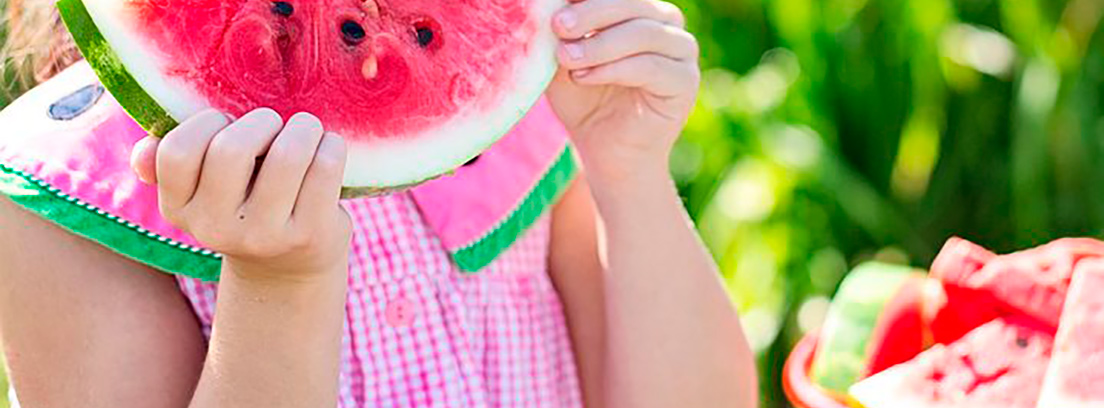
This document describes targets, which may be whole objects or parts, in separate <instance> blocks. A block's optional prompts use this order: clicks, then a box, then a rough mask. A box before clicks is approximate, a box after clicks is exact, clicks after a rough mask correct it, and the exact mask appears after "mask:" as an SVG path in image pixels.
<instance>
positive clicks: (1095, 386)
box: [1038, 260, 1104, 408]
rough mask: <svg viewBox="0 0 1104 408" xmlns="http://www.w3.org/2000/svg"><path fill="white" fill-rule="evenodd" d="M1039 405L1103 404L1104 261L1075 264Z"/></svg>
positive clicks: (1041, 407)
mask: <svg viewBox="0 0 1104 408" xmlns="http://www.w3.org/2000/svg"><path fill="white" fill-rule="evenodd" d="M1038 407H1039V408H1088V407H1104V261H1101V260H1092V261H1084V262H1081V263H1079V264H1078V265H1077V269H1076V270H1075V272H1074V276H1073V281H1072V283H1071V285H1070V291H1069V296H1068V297H1066V302H1065V306H1064V309H1063V310H1062V320H1061V323H1060V324H1059V328H1058V336H1057V338H1056V339H1055V344H1054V353H1053V357H1052V358H1051V361H1050V367H1049V369H1048V370H1047V375H1046V380H1045V381H1044V385H1043V391H1042V395H1041V396H1040V397H1039V405H1038Z"/></svg>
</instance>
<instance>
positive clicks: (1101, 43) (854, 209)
mask: <svg viewBox="0 0 1104 408" xmlns="http://www.w3.org/2000/svg"><path fill="white" fill-rule="evenodd" d="M2 3H6V1H2ZM676 3H679V4H680V5H681V6H683V8H684V10H685V11H686V13H687V16H688V20H689V22H690V25H691V29H692V31H694V32H695V33H696V34H697V35H698V37H699V40H700V41H701V45H702V54H703V69H704V70H705V72H704V83H703V87H702V95H701V99H700V103H699V106H698V107H697V109H696V111H695V112H694V115H693V117H692V118H691V120H690V123H689V125H688V126H687V129H686V132H685V137H684V139H683V140H682V141H681V142H680V144H679V145H678V146H677V149H676V152H675V154H674V156H673V157H672V169H673V171H674V173H675V176H676V179H677V180H678V181H679V185H680V188H681V191H682V193H683V195H684V197H685V199H686V205H687V207H688V208H689V210H690V212H691V214H692V215H693V216H694V218H695V219H697V220H698V225H699V227H700V228H701V230H702V233H703V236H704V238H705V239H706V241H707V243H708V244H709V246H710V248H711V249H712V250H713V252H714V254H715V255H716V257H717V260H718V262H719V263H720V264H721V266H722V269H723V271H724V275H725V280H726V283H727V285H728V286H729V288H730V291H731V293H732V296H733V298H734V299H735V301H736V302H737V303H738V305H739V306H740V308H741V310H742V312H743V319H744V324H745V327H746V328H747V332H748V335H749V337H750V339H751V342H752V344H753V347H754V348H755V351H756V352H757V353H758V355H759V357H760V359H759V361H760V369H761V373H762V378H763V380H762V381H761V383H762V385H763V402H764V405H763V406H764V407H782V406H785V405H786V403H785V398H784V397H783V396H782V392H781V387H780V384H779V381H778V379H779V377H780V375H779V374H780V371H781V368H782V364H783V362H784V359H785V356H786V355H787V353H788V351H789V349H790V348H791V347H792V346H793V344H794V342H795V341H796V340H797V339H798V338H800V337H801V336H802V335H804V333H805V332H806V331H808V330H811V329H815V327H816V326H817V325H818V324H819V322H820V320H821V318H822V316H823V313H824V310H825V308H826V307H827V303H828V302H827V299H828V298H829V297H830V296H831V294H832V293H833V291H834V290H835V287H836V285H837V284H838V283H839V280H840V278H841V277H842V276H843V275H844V274H845V273H846V271H847V270H848V269H849V268H850V267H851V266H853V265H855V264H857V263H859V262H861V261H864V260H869V259H879V260H882V261H889V262H898V263H909V264H914V265H918V266H924V265H927V264H928V263H929V262H930V261H931V259H932V257H933V256H934V255H935V253H936V252H937V251H938V249H939V247H940V245H941V244H942V242H943V241H944V240H946V238H948V237H949V236H951V235H959V236H963V237H965V238H968V239H971V240H974V241H976V242H979V243H981V244H983V245H985V246H988V247H990V248H993V249H995V250H998V251H1011V250H1015V249H1018V248H1024V247H1028V246H1033V245H1036V244H1040V243H1043V242H1046V241H1049V240H1051V239H1053V238H1056V237H1060V236H1101V235H1102V228H1104V188H1094V186H1104V115H1102V113H1104V112H1102V111H1104V29H1102V28H1101V27H1100V26H1101V18H1102V15H1104V1H1101V0H676ZM2 35H3V33H2V28H0V38H2ZM5 82H8V81H5ZM3 102H4V101H3V100H0V106H2V105H3ZM4 388H6V387H4ZM0 405H6V404H0Z"/></svg>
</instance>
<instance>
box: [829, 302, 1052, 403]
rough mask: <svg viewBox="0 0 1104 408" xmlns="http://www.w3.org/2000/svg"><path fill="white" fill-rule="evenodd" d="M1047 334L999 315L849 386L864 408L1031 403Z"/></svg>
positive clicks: (1046, 357)
mask: <svg viewBox="0 0 1104 408" xmlns="http://www.w3.org/2000/svg"><path fill="white" fill-rule="evenodd" d="M1052 345H1053V336H1052V335H1051V333H1050V332H1049V330H1048V329H1047V328H1046V327H1043V326H1042V325H1040V324H1039V323H1038V322H1035V321H1033V320H1031V319H1027V318H1012V317H1002V318H998V319H996V320H993V321H991V322H989V323H986V324H984V325H982V326H981V327H978V328H976V329H974V330H973V331H971V332H970V333H967V334H966V336H964V337H962V338H961V339H959V340H958V341H955V342H954V343H951V344H949V345H942V344H939V345H935V346H933V347H932V348H930V349H928V350H926V351H924V352H923V353H921V354H920V355H919V356H917V357H916V358H914V359H912V360H910V361H909V362H906V363H903V364H899V365H896V366H893V367H891V368H889V369H887V370H885V371H882V372H880V373H877V374H874V375H873V376H871V377H869V378H867V379H865V380H862V381H860V382H859V383H858V384H855V386H853V387H851V391H850V395H851V397H852V398H854V399H855V400H856V401H858V403H860V404H862V406H863V407H865V408H1035V403H1036V401H1037V400H1038V397H1039V389H1040V387H1041V384H1042V380H1043V374H1044V372H1045V371H1046V369H1047V368H1046V367H1047V362H1048V360H1049V359H1050V353H1051V348H1052Z"/></svg>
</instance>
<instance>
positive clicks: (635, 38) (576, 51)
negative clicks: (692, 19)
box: [557, 19, 698, 70]
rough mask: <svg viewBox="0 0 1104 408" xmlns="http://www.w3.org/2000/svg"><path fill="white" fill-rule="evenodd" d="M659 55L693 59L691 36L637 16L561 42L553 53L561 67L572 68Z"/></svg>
mask: <svg viewBox="0 0 1104 408" xmlns="http://www.w3.org/2000/svg"><path fill="white" fill-rule="evenodd" d="M647 53H652V54H659V55H662V56H665V57H667V58H671V59H676V60H688V59H696V58H697V56H698V43H697V41H696V40H695V39H694V36H693V35H690V33H688V32H686V31H685V30H683V29H680V28H675V27H672V26H669V25H666V24H663V23H660V22H658V21H655V20H645V19H638V20H632V21H629V22H626V23H622V24H619V25H616V26H614V27H612V28H609V29H607V30H605V31H602V32H600V33H598V35H595V36H593V37H590V38H587V39H583V40H579V41H574V42H568V43H564V44H562V45H561V46H560V49H559V51H558V52H557V54H558V57H559V59H560V64H562V65H563V66H564V68H567V69H570V70H575V69H582V68H590V67H595V66H598V65H602V64H606V63H610V62H613V61H617V60H621V59H624V58H627V57H631V56H633V55H638V54H647Z"/></svg>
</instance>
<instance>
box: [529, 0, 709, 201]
mask: <svg viewBox="0 0 1104 408" xmlns="http://www.w3.org/2000/svg"><path fill="white" fill-rule="evenodd" d="M552 24H553V30H554V31H555V32H556V34H557V35H558V36H559V37H560V38H561V39H562V44H561V45H560V47H559V49H558V50H557V56H558V58H559V60H560V72H559V73H558V74H557V77H556V80H555V81H553V84H552V86H551V88H550V89H549V90H548V96H549V99H550V101H551V102H552V106H553V108H554V109H555V110H556V113H557V114H558V115H559V117H560V119H561V120H562V121H563V122H564V124H565V125H566V126H567V128H568V130H569V131H570V132H571V134H572V137H573V139H574V142H575V145H576V147H577V148H578V151H579V155H580V156H581V159H582V160H583V163H584V165H585V166H586V168H587V173H588V174H589V176H590V177H591V178H594V177H599V180H602V181H623V180H625V179H626V178H628V177H631V176H634V175H639V174H640V173H643V172H650V173H652V174H663V175H666V174H667V160H668V155H669V154H670V151H671V148H672V146H673V145H674V141H675V140H676V139H677V138H678V134H679V133H680V131H681V130H682V127H683V126H684V125H685V124H686V118H687V117H688V116H689V114H690V110H691V109H692V107H693V105H694V101H695V98H696V96H697V91H698V84H699V83H700V72H699V70H698V44H697V41H696V40H695V39H694V37H693V36H692V35H691V34H690V33H688V32H687V31H686V30H685V29H683V25H684V17H683V14H682V12H681V10H679V9H678V7H676V6H674V5H672V4H670V3H667V2H663V1H660V0H582V1H578V2H574V3H573V4H571V5H569V6H567V7H565V8H564V9H563V10H560V12H559V13H558V14H556V16H555V17H554V18H553V23H552Z"/></svg>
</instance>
